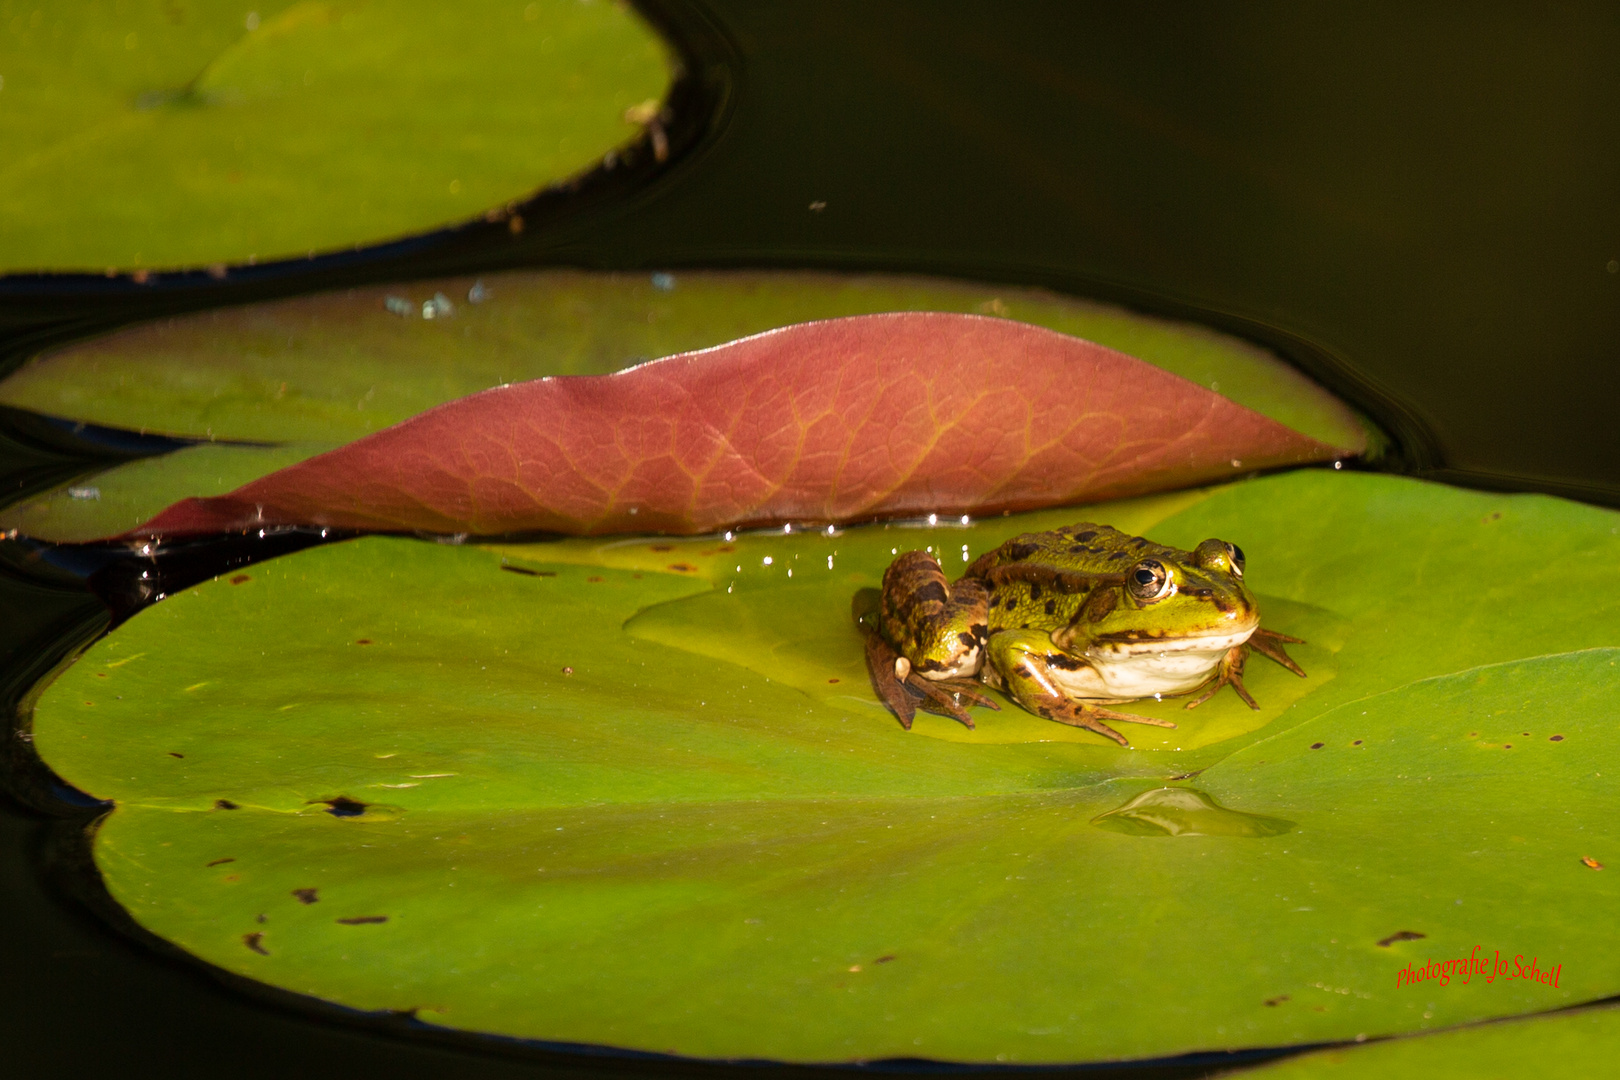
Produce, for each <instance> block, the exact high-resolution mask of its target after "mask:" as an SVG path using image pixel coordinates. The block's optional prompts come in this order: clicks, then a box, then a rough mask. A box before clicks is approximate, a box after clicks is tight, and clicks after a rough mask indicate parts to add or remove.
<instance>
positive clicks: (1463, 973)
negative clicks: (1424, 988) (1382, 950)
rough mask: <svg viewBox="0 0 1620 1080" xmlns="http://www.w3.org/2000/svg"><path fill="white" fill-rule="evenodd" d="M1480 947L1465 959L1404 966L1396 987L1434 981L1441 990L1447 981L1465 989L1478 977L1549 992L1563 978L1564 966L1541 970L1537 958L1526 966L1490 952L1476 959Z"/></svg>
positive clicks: (1520, 957)
mask: <svg viewBox="0 0 1620 1080" xmlns="http://www.w3.org/2000/svg"><path fill="white" fill-rule="evenodd" d="M1479 950H1480V946H1478V945H1475V946H1474V951H1473V952H1472V953H1470V954H1469V955H1467V956H1459V957H1458V958H1457V959H1455V960H1430V961H1429V962H1428V963H1426V964H1424V965H1423V966H1422V967H1418V968H1415V967H1413V966H1412V965H1411V964H1407V965H1406V966H1405V967H1404V968H1402V969H1401V970H1400V971H1398V972H1396V973H1395V985H1396V986H1416V985H1417V984H1418V983H1420V982H1428V981H1429V980H1430V979H1438V980H1439V981H1440V985H1441V986H1450V985H1451V980H1452V979H1454V978H1455V979H1456V980H1457V981H1458V982H1460V983H1462V984H1463V985H1464V986H1467V985H1468V984H1469V983H1470V982H1472V981H1473V980H1474V976H1475V975H1478V976H1480V977H1482V978H1483V979H1484V981H1485V982H1488V983H1493V982H1495V981H1496V980H1497V978H1498V977H1500V978H1501V979H1502V981H1503V982H1512V981H1513V980H1514V979H1530V980H1531V981H1533V982H1538V983H1542V984H1544V985H1546V986H1551V987H1553V988H1555V989H1556V988H1557V987H1558V979H1559V976H1561V975H1562V974H1563V971H1564V965H1563V964H1559V965H1557V966H1556V967H1551V966H1549V967H1546V968H1543V967H1542V966H1541V957H1539V956H1532V957H1531V958H1530V962H1529V963H1528V964H1526V963H1525V962H1524V954H1523V953H1520V954H1519V955H1517V956H1515V957H1514V958H1513V959H1511V960H1505V959H1503V958H1502V953H1501V950H1494V951H1493V955H1491V956H1488V957H1487V956H1481V955H1479Z"/></svg>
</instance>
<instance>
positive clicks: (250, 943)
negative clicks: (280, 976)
mask: <svg viewBox="0 0 1620 1080" xmlns="http://www.w3.org/2000/svg"><path fill="white" fill-rule="evenodd" d="M263 940H264V933H263V932H262V931H259V930H255V931H253V933H251V934H243V935H242V944H244V945H246V946H247V947H248V948H250V949H252V950H253V951H254V952H256V953H258V954H259V955H260V956H269V955H270V952H269V950H268V949H266V948H265V947H264V946H263V945H261V944H259V943H260V942H261V941H263Z"/></svg>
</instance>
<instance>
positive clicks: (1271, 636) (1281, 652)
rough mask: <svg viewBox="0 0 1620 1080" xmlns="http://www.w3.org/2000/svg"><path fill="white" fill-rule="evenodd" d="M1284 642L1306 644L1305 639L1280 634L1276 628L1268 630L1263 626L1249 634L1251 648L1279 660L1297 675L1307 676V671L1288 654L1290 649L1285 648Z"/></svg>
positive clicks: (1278, 661)
mask: <svg viewBox="0 0 1620 1080" xmlns="http://www.w3.org/2000/svg"><path fill="white" fill-rule="evenodd" d="M1284 643H1287V644H1290V645H1303V644H1305V639H1304V638H1297V637H1289V636H1288V635H1287V634H1279V633H1277V631H1275V630H1267V629H1265V628H1263V627H1262V628H1261V629H1258V630H1256V631H1255V632H1254V633H1253V634H1251V635H1249V648H1251V649H1253V650H1254V651H1255V652H1257V653H1259V654H1260V655H1262V656H1266V657H1270V658H1271V659H1272V660H1275V661H1277V663H1279V664H1281V665H1282V666H1283V667H1285V668H1287V669H1288V670H1289V671H1292V672H1293V673H1294V674H1295V675H1298V676H1299V677H1300V678H1302V679H1303V678H1304V677H1305V672H1304V671H1303V670H1302V669H1301V668H1300V666H1299V665H1298V664H1296V663H1294V658H1293V657H1291V656H1289V655H1288V650H1287V649H1285V648H1283V644H1284Z"/></svg>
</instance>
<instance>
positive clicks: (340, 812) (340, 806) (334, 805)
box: [309, 795, 371, 817]
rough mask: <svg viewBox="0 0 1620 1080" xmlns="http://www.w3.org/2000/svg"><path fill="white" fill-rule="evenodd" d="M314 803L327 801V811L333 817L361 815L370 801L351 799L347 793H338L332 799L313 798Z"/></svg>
mask: <svg viewBox="0 0 1620 1080" xmlns="http://www.w3.org/2000/svg"><path fill="white" fill-rule="evenodd" d="M309 801H310V802H312V803H325V804H326V812H327V813H328V814H331V815H332V816H333V817H359V816H360V815H361V814H363V813H365V812H366V807H368V806H370V805H371V804H370V803H363V802H361V801H360V800H359V799H351V798H349V797H348V796H347V795H336V796H333V797H332V798H330V799H311V800H309Z"/></svg>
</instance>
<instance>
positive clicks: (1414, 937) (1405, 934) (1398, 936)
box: [1378, 930, 1429, 949]
mask: <svg viewBox="0 0 1620 1080" xmlns="http://www.w3.org/2000/svg"><path fill="white" fill-rule="evenodd" d="M1428 936H1429V935H1428V934H1420V933H1418V932H1417V931H1416V930H1397V931H1395V932H1394V933H1393V934H1391V935H1389V937H1387V938H1385V939H1384V940H1382V941H1380V942H1379V943H1378V947H1379V948H1380V949H1387V948H1389V947H1390V946H1391V945H1393V944H1395V943H1396V942H1397V941H1418V940H1420V939H1422V938H1426V937H1428Z"/></svg>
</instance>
